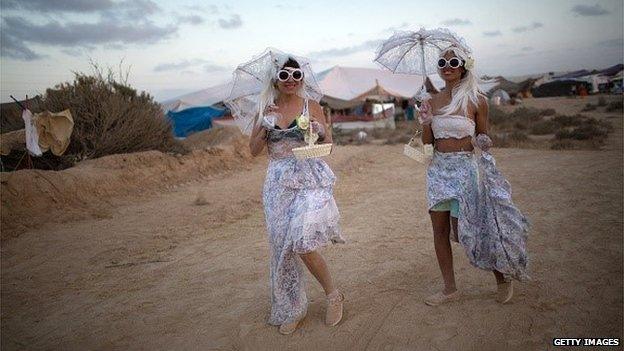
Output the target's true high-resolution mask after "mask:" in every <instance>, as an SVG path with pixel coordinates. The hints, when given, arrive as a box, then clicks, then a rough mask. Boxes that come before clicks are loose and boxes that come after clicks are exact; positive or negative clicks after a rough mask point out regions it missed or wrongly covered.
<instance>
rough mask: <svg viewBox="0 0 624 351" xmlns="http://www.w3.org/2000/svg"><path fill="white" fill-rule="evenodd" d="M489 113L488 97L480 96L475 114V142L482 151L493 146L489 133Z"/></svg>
mask: <svg viewBox="0 0 624 351" xmlns="http://www.w3.org/2000/svg"><path fill="white" fill-rule="evenodd" d="M488 113H489V106H488V103H487V99H486V98H484V97H481V98H479V105H478V106H477V115H476V116H475V122H476V124H477V125H476V127H475V134H476V137H475V140H474V144H475V145H476V146H477V147H478V148H480V149H481V150H482V151H485V152H488V151H489V150H490V147H492V139H491V138H490V137H489V136H488V135H487V132H488Z"/></svg>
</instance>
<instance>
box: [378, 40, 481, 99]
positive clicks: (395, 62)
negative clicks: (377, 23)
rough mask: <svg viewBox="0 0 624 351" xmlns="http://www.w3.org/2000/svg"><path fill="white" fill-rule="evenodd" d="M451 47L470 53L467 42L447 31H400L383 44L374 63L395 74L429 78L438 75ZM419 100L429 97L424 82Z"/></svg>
mask: <svg viewBox="0 0 624 351" xmlns="http://www.w3.org/2000/svg"><path fill="white" fill-rule="evenodd" d="M450 46H458V47H460V48H462V50H464V51H465V52H470V49H469V48H468V46H467V45H466V44H465V43H464V41H463V40H462V39H461V38H460V37H459V36H457V35H455V34H454V33H452V32H451V31H449V30H448V29H446V28H438V29H432V30H427V29H425V28H420V30H418V31H417V32H411V31H409V32H398V33H395V34H394V35H392V36H391V37H390V38H389V39H388V40H386V41H384V42H383V43H382V44H381V46H380V47H379V49H378V50H377V57H375V62H377V63H379V64H380V65H381V66H383V67H385V68H387V69H389V70H390V71H391V72H393V73H411V74H421V75H423V76H426V75H427V74H433V73H436V72H437V70H438V67H437V62H438V58H439V56H440V53H441V52H442V51H444V50H445V49H447V48H448V47H450ZM417 98H418V99H419V100H424V99H428V98H430V96H429V95H428V94H426V88H425V86H424V82H423V85H422V89H421V92H420V93H419V94H418V96H417Z"/></svg>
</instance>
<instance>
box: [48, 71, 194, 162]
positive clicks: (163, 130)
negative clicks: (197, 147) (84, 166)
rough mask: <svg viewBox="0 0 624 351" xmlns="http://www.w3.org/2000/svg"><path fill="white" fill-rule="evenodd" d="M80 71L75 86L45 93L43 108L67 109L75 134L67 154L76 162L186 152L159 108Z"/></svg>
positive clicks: (117, 84)
mask: <svg viewBox="0 0 624 351" xmlns="http://www.w3.org/2000/svg"><path fill="white" fill-rule="evenodd" d="M94 68H95V69H94V71H95V74H93V75H86V74H83V73H76V74H75V78H74V81H73V82H72V83H62V84H59V85H57V86H56V87H55V88H54V89H47V90H46V93H45V95H44V97H43V99H42V100H43V101H42V104H41V106H42V109H44V110H50V111H62V110H64V109H67V108H68V109H69V110H70V111H71V113H72V117H73V118H74V131H73V133H72V139H71V143H70V145H69V147H68V149H67V151H66V154H68V155H72V156H74V157H75V158H76V159H77V160H82V159H85V158H96V157H101V156H105V155H111V154H118V153H129V152H137V151H145V150H159V151H163V152H167V151H173V152H179V151H182V150H183V149H182V148H181V146H180V145H179V144H178V143H177V142H176V141H175V139H174V138H173V134H172V131H171V125H170V123H169V121H168V120H167V119H166V117H165V115H164V113H163V111H162V110H161V108H160V105H159V104H158V103H156V102H155V101H154V100H153V98H152V97H151V96H150V95H149V94H147V93H145V92H141V93H140V94H137V92H136V90H134V89H132V88H131V87H129V86H128V85H126V84H125V82H119V81H118V80H116V79H114V76H113V73H112V71H111V70H110V69H109V71H108V74H107V75H104V74H103V73H102V71H101V70H100V69H99V68H98V67H97V66H94Z"/></svg>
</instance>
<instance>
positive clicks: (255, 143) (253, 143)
mask: <svg viewBox="0 0 624 351" xmlns="http://www.w3.org/2000/svg"><path fill="white" fill-rule="evenodd" d="M266 138H267V130H266V129H265V128H264V127H263V126H262V125H261V124H256V125H254V128H253V131H252V132H251V137H250V138H249V150H250V151H251V155H252V156H258V155H260V153H261V152H262V149H264V146H265V145H266Z"/></svg>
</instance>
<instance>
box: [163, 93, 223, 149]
mask: <svg viewBox="0 0 624 351" xmlns="http://www.w3.org/2000/svg"><path fill="white" fill-rule="evenodd" d="M230 90H232V83H231V82H228V83H225V84H219V85H216V86H213V87H210V88H206V89H202V90H200V91H196V92H193V93H189V94H186V95H182V96H179V97H177V98H175V99H170V100H166V101H163V102H161V105H162V108H163V110H164V111H165V112H166V113H167V117H168V118H169V120H170V121H171V124H172V126H173V133H174V135H175V136H176V137H178V138H185V137H187V136H188V135H189V134H192V133H194V132H199V131H202V130H205V129H208V128H212V122H213V119H215V118H219V117H222V116H223V115H224V114H225V109H221V108H217V107H215V106H214V105H216V104H219V103H221V102H223V100H225V98H227V97H228V95H230Z"/></svg>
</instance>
